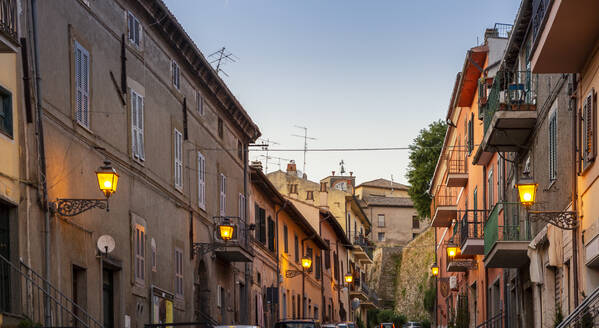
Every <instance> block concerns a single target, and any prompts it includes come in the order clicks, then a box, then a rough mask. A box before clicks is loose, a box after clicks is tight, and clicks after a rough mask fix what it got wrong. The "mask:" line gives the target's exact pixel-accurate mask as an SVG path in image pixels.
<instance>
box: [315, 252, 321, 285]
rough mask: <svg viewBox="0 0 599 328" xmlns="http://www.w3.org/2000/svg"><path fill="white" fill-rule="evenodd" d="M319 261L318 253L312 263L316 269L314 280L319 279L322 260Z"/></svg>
mask: <svg viewBox="0 0 599 328" xmlns="http://www.w3.org/2000/svg"><path fill="white" fill-rule="evenodd" d="M320 261H321V258H320V255H316V261H315V263H314V265H315V266H316V267H315V268H314V269H315V270H316V273H315V274H316V280H320V267H321V265H322V262H320Z"/></svg>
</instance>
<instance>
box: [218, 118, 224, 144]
mask: <svg viewBox="0 0 599 328" xmlns="http://www.w3.org/2000/svg"><path fill="white" fill-rule="evenodd" d="M223 124H224V123H223V119H222V118H220V117H219V118H218V137H219V138H221V139H222V138H223V136H224V131H223V130H224V127H223Z"/></svg>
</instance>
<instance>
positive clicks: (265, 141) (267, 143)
mask: <svg viewBox="0 0 599 328" xmlns="http://www.w3.org/2000/svg"><path fill="white" fill-rule="evenodd" d="M260 140H262V145H263V146H262V150H264V151H266V156H265V157H266V163H265V164H266V165H265V167H264V170H265V172H266V173H268V160H269V159H270V158H274V157H270V156H268V147H269V146H270V144H273V145H281V144H280V143H278V142H276V141H273V140H270V138H266V139H264V138H260ZM279 169H281V165H280V161H279Z"/></svg>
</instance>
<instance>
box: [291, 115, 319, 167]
mask: <svg viewBox="0 0 599 328" xmlns="http://www.w3.org/2000/svg"><path fill="white" fill-rule="evenodd" d="M294 127H295V128H298V129H303V130H304V135H303V136H301V135H298V134H292V136H294V137H298V138H304V168H303V169H302V172H303V173H306V152H308V140H316V138H311V137H308V128H307V127H305V126H299V125H294Z"/></svg>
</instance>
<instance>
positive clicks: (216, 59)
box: [208, 47, 239, 77]
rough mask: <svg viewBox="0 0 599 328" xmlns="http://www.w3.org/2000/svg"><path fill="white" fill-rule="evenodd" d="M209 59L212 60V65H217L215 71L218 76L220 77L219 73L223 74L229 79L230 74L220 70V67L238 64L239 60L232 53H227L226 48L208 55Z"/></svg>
mask: <svg viewBox="0 0 599 328" xmlns="http://www.w3.org/2000/svg"><path fill="white" fill-rule="evenodd" d="M208 58H211V59H212V61H211V62H210V64H211V65H212V64H214V63H216V68H215V69H214V70H215V71H216V74H217V75H218V74H219V73H223V74H224V75H225V76H226V77H229V74H227V73H226V72H225V71H223V70H222V69H221V68H220V66H221V65H225V64H227V63H236V62H237V59H239V57H237V56H235V55H234V54H233V53H231V52H229V53H226V51H225V47H222V48H221V49H220V50H217V51H215V52H213V53H211V54H210V55H208Z"/></svg>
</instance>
